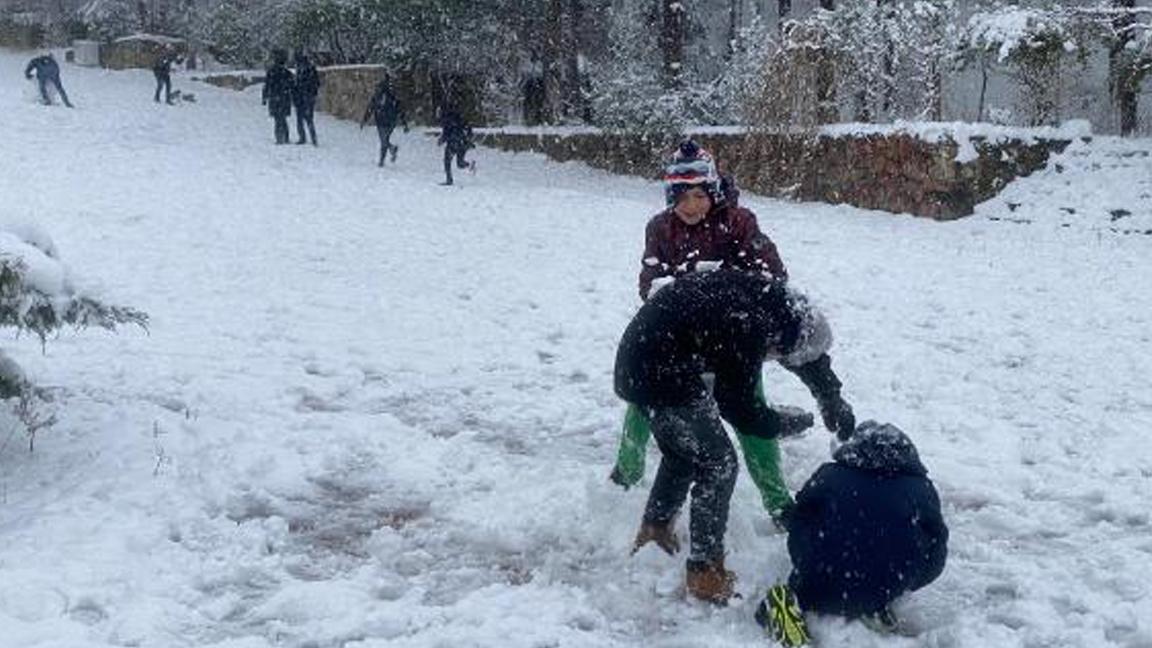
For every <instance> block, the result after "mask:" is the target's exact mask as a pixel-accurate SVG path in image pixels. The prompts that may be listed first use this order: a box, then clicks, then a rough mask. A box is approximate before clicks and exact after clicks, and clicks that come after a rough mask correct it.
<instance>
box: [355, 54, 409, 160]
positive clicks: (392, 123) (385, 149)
mask: <svg viewBox="0 0 1152 648" xmlns="http://www.w3.org/2000/svg"><path fill="white" fill-rule="evenodd" d="M369 119H371V120H373V121H374V122H375V123H376V134H377V135H378V136H379V137H380V162H379V164H378V165H377V166H384V158H385V156H391V158H392V163H393V164H395V163H396V153H397V152H398V151H399V150H400V147H399V146H397V145H395V144H393V143H392V131H394V130H396V125H397V124H401V125H403V126H404V132H405V133H407V132H408V118H407V117H406V116H405V114H404V106H403V105H402V104H401V103H400V99H399V98H398V97H397V96H396V93H395V92H394V91H393V90H392V82H391V80H390V79H389V78H388V77H387V76H385V77H384V78H383V79H381V80H380V83H378V84H376V90H375V92H373V93H372V98H371V99H369V100H368V106H367V107H366V108H365V109H364V118H363V119H361V120H360V128H364V126H365V125H366V124H367V123H368V120H369Z"/></svg>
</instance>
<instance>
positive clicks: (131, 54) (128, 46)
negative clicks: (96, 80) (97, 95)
mask: <svg viewBox="0 0 1152 648" xmlns="http://www.w3.org/2000/svg"><path fill="white" fill-rule="evenodd" d="M168 49H171V50H172V51H174V52H175V53H176V54H177V56H180V57H181V59H183V58H184V57H186V56H188V46H187V45H186V44H185V43H183V42H171V43H165V42H158V41H153V40H125V41H122V42H119V41H118V42H114V43H105V44H103V45H101V46H100V64H101V65H102V66H104V67H106V68H108V69H110V70H128V69H134V68H143V69H147V70H150V69H152V66H153V65H155V64H156V61H158V60H159V59H160V56H161V55H162V54H164V53H165V52H166V51H168Z"/></svg>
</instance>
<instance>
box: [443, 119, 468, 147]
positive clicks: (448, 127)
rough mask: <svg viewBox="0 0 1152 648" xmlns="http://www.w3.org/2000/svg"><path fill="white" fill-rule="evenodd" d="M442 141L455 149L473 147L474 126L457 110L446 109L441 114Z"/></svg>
mask: <svg viewBox="0 0 1152 648" xmlns="http://www.w3.org/2000/svg"><path fill="white" fill-rule="evenodd" d="M440 143H441V144H445V145H447V147H448V148H449V149H450V150H453V151H466V150H468V149H470V148H472V127H471V126H469V125H468V122H466V121H464V116H463V115H461V114H460V113H458V112H456V111H455V110H446V111H444V113H443V114H441V115H440Z"/></svg>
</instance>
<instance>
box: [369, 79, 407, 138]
mask: <svg viewBox="0 0 1152 648" xmlns="http://www.w3.org/2000/svg"><path fill="white" fill-rule="evenodd" d="M369 119H373V120H374V121H375V122H376V128H387V129H393V128H396V124H398V123H399V124H403V125H404V127H405V128H407V127H408V119H407V117H406V116H405V115H404V106H403V105H401V104H400V100H399V99H398V98H397V97H396V93H394V92H392V88H389V87H388V86H386V85H384V84H381V85H379V86H377V87H376V91H375V92H373V93H372V98H371V99H369V100H368V107H367V108H365V109H364V119H363V120H361V123H362V124H367V123H368V120H369Z"/></svg>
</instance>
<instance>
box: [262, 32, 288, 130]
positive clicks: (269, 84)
mask: <svg viewBox="0 0 1152 648" xmlns="http://www.w3.org/2000/svg"><path fill="white" fill-rule="evenodd" d="M287 63H288V52H286V51H284V50H282V49H277V50H273V51H272V65H271V66H270V67H269V68H268V71H267V73H266V74H265V76H264V94H263V101H264V105H265V106H268V114H269V115H271V116H272V119H273V121H275V122H276V126H275V132H276V143H277V144H287V143H288V141H289V136H288V115H289V114H290V113H291V112H292V89H293V86H294V85H295V80H294V79H293V77H292V72H290V71H289V70H288V67H287Z"/></svg>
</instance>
